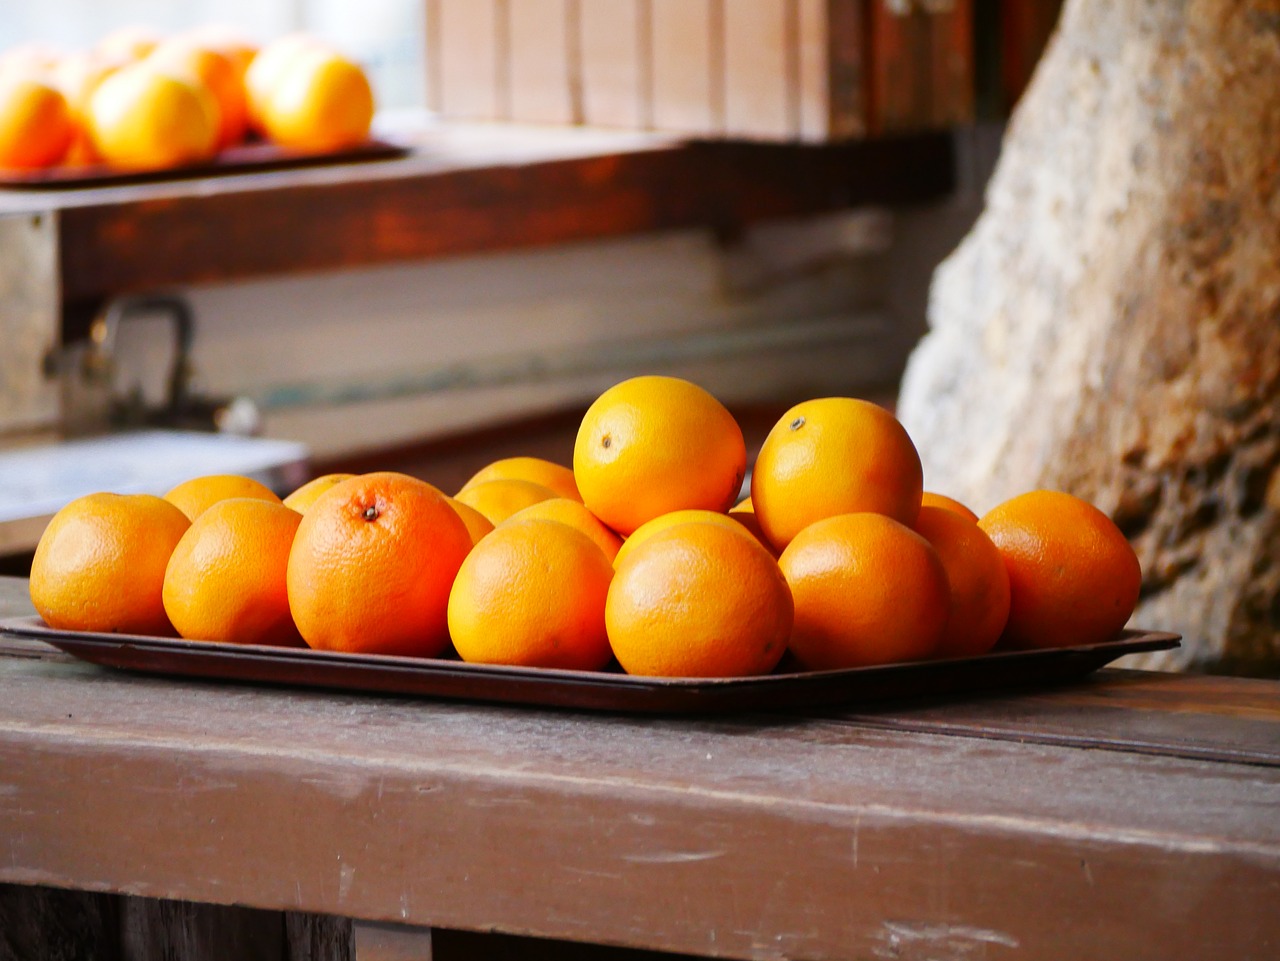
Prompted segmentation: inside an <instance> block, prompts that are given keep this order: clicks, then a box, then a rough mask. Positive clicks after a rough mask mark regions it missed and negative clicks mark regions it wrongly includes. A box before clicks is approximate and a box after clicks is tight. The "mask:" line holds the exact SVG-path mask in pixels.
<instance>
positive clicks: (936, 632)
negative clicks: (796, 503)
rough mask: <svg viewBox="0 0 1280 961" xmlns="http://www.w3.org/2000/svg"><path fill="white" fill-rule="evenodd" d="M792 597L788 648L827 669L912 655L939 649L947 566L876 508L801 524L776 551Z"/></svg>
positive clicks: (919, 656) (807, 664)
mask: <svg viewBox="0 0 1280 961" xmlns="http://www.w3.org/2000/svg"><path fill="white" fill-rule="evenodd" d="M778 564H779V566H780V567H781V568H782V573H783V575H784V576H785V577H786V579H787V583H788V584H789V585H790V587H791V594H792V597H793V598H794V599H795V608H796V614H795V627H794V628H793V630H792V632H791V643H790V648H791V653H792V654H793V655H795V658H796V660H797V661H799V662H800V663H801V664H802V665H804V666H805V667H806V668H809V669H811V670H832V669H838V668H849V667H868V666H871V665H875V664H892V663H895V662H898V661H918V660H922V659H924V658H928V657H932V656H933V655H934V654H935V653H937V650H938V643H939V641H940V640H941V639H942V632H943V630H944V629H945V628H946V624H947V614H948V610H949V607H950V594H949V590H948V585H947V573H946V570H945V569H944V568H943V566H942V561H941V559H940V558H939V557H938V554H937V551H935V550H934V549H933V548H932V547H931V546H930V545H929V542H928V541H927V540H925V539H924V538H923V537H921V536H920V535H919V534H917V533H915V531H912V530H911V529H909V528H907V527H905V526H904V525H902V524H900V523H898V522H897V521H895V520H893V519H892V518H890V517H886V516H884V515H883V514H875V513H870V512H866V513H861V514H838V515H837V516H835V517H828V518H824V519H823V520H820V521H818V522H816V523H814V524H811V525H810V526H808V527H806V528H805V529H804V530H802V531H801V532H800V533H799V534H797V535H796V536H795V537H794V538H792V540H791V543H790V544H788V545H787V549H786V550H784V551H783V552H782V556H781V557H780V558H779V559H778Z"/></svg>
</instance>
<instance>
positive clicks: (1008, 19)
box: [1000, 0, 1062, 110]
mask: <svg viewBox="0 0 1280 961" xmlns="http://www.w3.org/2000/svg"><path fill="white" fill-rule="evenodd" d="M1061 11H1062V0H1040V2H1038V3H1025V4H1023V3H1009V4H1001V5H1000V81H1001V84H1000V85H1001V88H1002V90H1001V92H1002V94H1003V98H1002V102H1001V104H1000V106H1001V108H1002V109H1004V110H1010V109H1012V108H1013V105H1014V104H1015V103H1017V101H1018V98H1019V97H1020V96H1022V91H1023V90H1024V89H1025V88H1026V86H1027V83H1028V81H1030V79H1031V74H1032V73H1033V72H1034V70H1035V67H1036V64H1037V63H1038V62H1039V61H1040V55H1041V54H1042V53H1043V52H1044V48H1045V45H1046V44H1048V42H1049V38H1050V37H1051V36H1052V35H1053V31H1054V28H1055V27H1056V26H1057V24H1058V18H1059V16H1060V14H1061Z"/></svg>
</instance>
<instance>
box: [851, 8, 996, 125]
mask: <svg viewBox="0 0 1280 961" xmlns="http://www.w3.org/2000/svg"><path fill="white" fill-rule="evenodd" d="M972 18H973V5H972V0H954V2H953V3H951V5H950V6H949V7H948V8H947V9H943V10H939V11H938V12H929V11H928V10H926V9H924V8H922V7H921V6H920V5H917V4H914V3H913V4H896V3H890V2H889V0H871V11H870V29H869V47H868V49H869V51H870V64H869V67H870V69H869V71H868V73H869V81H868V87H869V93H870V103H869V104H868V107H867V118H868V127H869V131H870V132H871V133H905V132H911V131H918V130H925V129H930V128H936V127H941V126H949V125H952V124H955V123H960V122H963V121H966V120H969V119H971V118H972V116H973V83H972V48H973V27H972Z"/></svg>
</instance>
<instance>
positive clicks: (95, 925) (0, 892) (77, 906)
mask: <svg viewBox="0 0 1280 961" xmlns="http://www.w3.org/2000/svg"><path fill="white" fill-rule="evenodd" d="M118 902H119V899H117V898H116V897H115V896H114V895H111V894H87V893H84V892H81V891H62V890H59V889H57V888H48V887H28V886H26V885H19V884H0V961H125V959H123V958H121V956H120V945H119V939H118V937H117V931H118V926H119V921H118V918H117V912H118Z"/></svg>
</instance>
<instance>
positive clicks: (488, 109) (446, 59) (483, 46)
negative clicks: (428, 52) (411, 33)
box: [428, 0, 506, 120]
mask: <svg viewBox="0 0 1280 961" xmlns="http://www.w3.org/2000/svg"><path fill="white" fill-rule="evenodd" d="M436 3H437V4H438V11H437V12H436V13H435V14H434V18H433V19H434V21H435V22H436V23H437V24H438V25H439V26H438V29H439V40H438V41H434V42H433V41H430V40H429V41H428V42H429V43H430V44H431V47H430V49H433V50H435V51H436V52H437V56H438V58H439V59H438V64H439V66H438V67H434V68H431V70H432V75H434V76H436V77H438V82H439V90H438V93H436V94H435V95H434V96H432V97H431V101H432V103H433V104H435V105H436V109H438V110H439V111H440V112H441V113H443V114H444V115H445V116H451V117H468V118H471V119H475V120H486V119H497V118H499V117H501V116H503V115H504V111H505V107H506V104H505V101H504V95H505V91H504V90H501V89H500V73H501V65H502V60H503V57H504V56H505V53H504V52H503V51H500V50H499V46H498V38H499V0H436Z"/></svg>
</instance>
